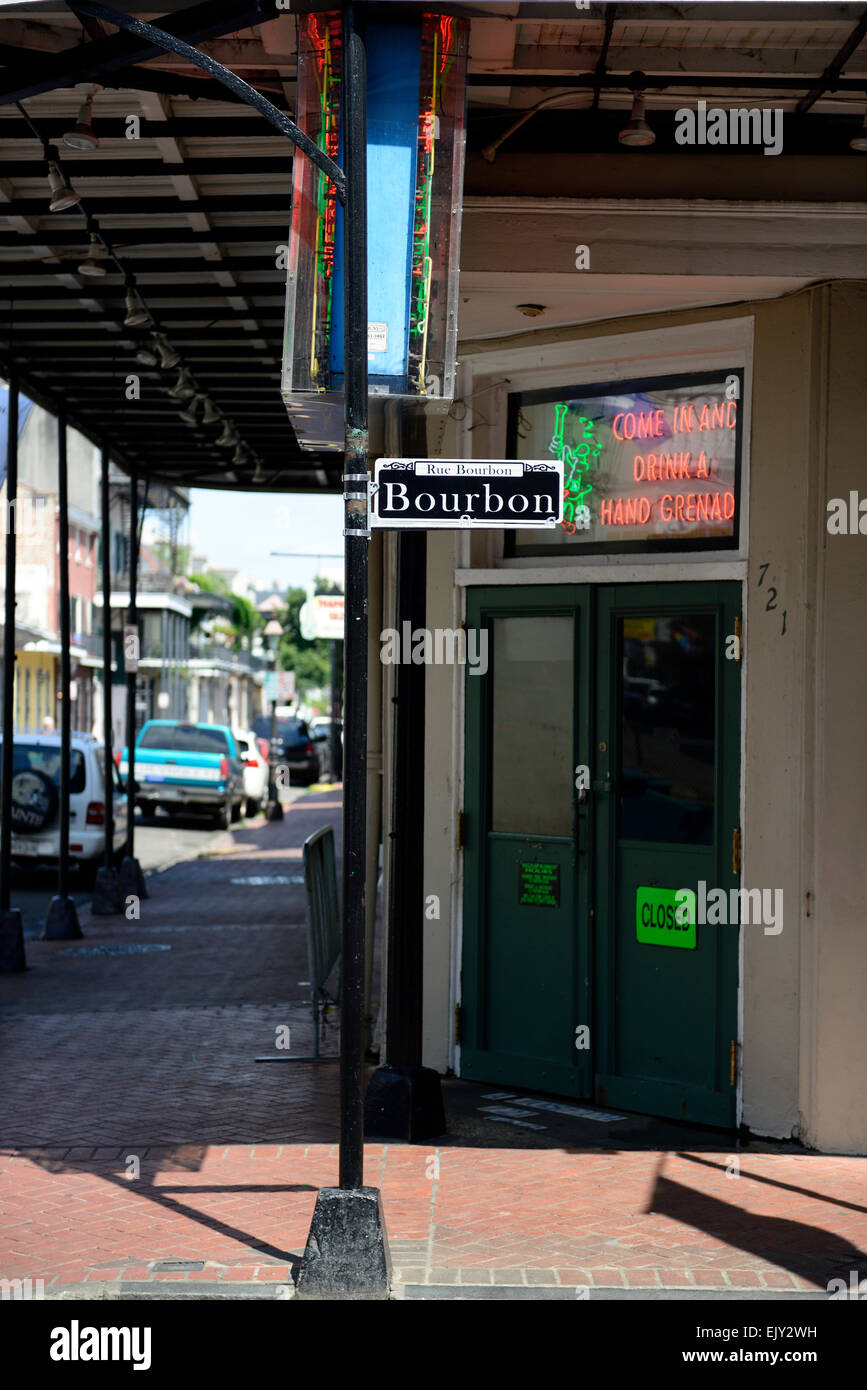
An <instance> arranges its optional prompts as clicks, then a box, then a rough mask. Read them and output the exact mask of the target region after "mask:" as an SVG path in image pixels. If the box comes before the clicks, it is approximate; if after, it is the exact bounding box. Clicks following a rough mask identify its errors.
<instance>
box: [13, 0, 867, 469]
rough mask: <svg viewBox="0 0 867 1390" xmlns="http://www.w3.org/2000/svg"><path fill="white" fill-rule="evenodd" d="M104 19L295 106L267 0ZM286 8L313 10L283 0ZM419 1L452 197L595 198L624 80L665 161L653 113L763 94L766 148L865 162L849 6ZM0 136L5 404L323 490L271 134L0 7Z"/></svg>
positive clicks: (81, 20)
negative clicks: (88, 119)
mask: <svg viewBox="0 0 867 1390" xmlns="http://www.w3.org/2000/svg"><path fill="white" fill-rule="evenodd" d="M121 8H122V9H123V11H124V13H127V14H130V13H135V14H137V15H139V16H140V17H141V18H143V19H146V20H152V21H153V22H154V23H155V24H157V25H159V26H161V27H162V28H164V29H167V30H170V31H171V32H173V33H174V34H175V35H177V36H181V37H183V38H185V39H186V40H187V41H188V42H190V43H191V44H193V45H195V46H196V47H198V48H200V49H202V50H204V51H205V52H206V53H208V54H210V55H211V56H212V57H213V58H215V59H217V60H218V61H220V62H221V63H223V64H225V66H226V67H227V68H229V69H230V70H231V71H233V72H235V73H237V74H238V75H239V76H241V77H243V78H244V79H245V80H246V81H248V82H249V83H250V84H251V85H252V86H253V87H255V88H256V89H257V90H258V91H259V92H261V93H263V94H264V95H265V96H267V97H268V99H269V100H270V101H271V102H273V103H274V105H276V106H277V107H279V108H280V109H281V110H283V111H286V112H289V113H290V114H291V113H292V112H293V110H294V99H295V74H296V17H295V14H294V13H291V12H289V11H285V10H278V9H277V8H276V5H275V3H274V0H206V3H200V4H194V5H175V6H173V7H170V8H169V13H168V14H166V15H164V16H163V17H160V14H159V12H158V11H155V10H152V9H149V8H147V7H146V6H144V7H142V8H139V6H138V5H136V4H134V3H127V4H122V5H121ZM292 8H293V11H298V10H303V9H313V8H322V6H321V5H316V4H313V3H309V0H304V3H295V0H293V6H292ZM371 8H372V7H371ZM384 8H385V7H384ZM387 8H388V9H390V10H391V11H392V13H394V11H395V9H404V10H409V9H411V8H413V6H412V5H411V4H406V5H403V6H388V7H387ZM415 8H426V7H425V6H416V7H415ZM439 8H442V9H444V10H449V11H451V12H453V13H459V14H464V15H467V16H469V17H470V20H471V42H470V65H469V76H468V83H469V87H468V90H469V120H468V147H469V155H468V162H467V180H466V188H467V193H468V195H470V197H472V196H473V195H478V194H480V193H481V194H483V195H484V196H485V197H491V196H493V195H495V194H496V193H499V194H502V193H510V194H515V195H516V196H521V195H522V193H523V194H527V193H528V192H529V189H528V188H525V187H524V186H523V185H522V184H521V179H522V178H525V176H526V175H525V171H526V168H527V164H526V161H527V160H528V159H530V160H532V166H533V168H534V169H535V171H536V177H537V178H538V171H539V170H540V168H541V163H540V159H539V154H540V153H542V155H543V156H544V155H546V154H547V155H548V156H549V157H553V158H557V157H562V156H563V155H564V154H569V155H570V156H571V155H572V154H573V153H574V154H576V155H577V154H581V155H582V156H583V155H587V154H592V153H594V152H595V153H597V154H606V155H610V157H611V162H610V169H611V175H612V178H613V180H614V183H615V184H616V179H617V170H618V169H619V168H625V167H626V165H625V164H620V165H619V164H618V163H617V161H618V159H625V160H629V159H633V160H634V159H635V156H634V155H629V154H627V153H625V152H624V150H623V147H622V146H620V145H618V141H617V132H618V130H619V129H620V128H621V127H622V125H623V123H624V120H625V119H626V117H627V116H628V113H629V109H630V104H631V101H632V98H633V91H634V89H635V87H636V81H635V75H636V72H638V71H640V72H643V74H644V76H645V83H644V85H645V86H646V90H647V112H648V117H649V119H650V121H651V123H652V124H653V125H654V128H655V129H656V131H657V133H658V145H657V150H662V149H663V148H666V149H669V150H673V149H674V148H675V147H674V144H673V138H674V137H673V124H674V112H675V110H676V109H677V108H678V107H679V106H681V105H683V104H685V103H694V102H695V101H697V100H698V99H700V98H705V99H708V100H710V101H718V102H720V103H722V104H723V105H730V104H732V103H735V104H736V103H738V102H743V101H744V99H745V98H748V99H749V101H750V102H751V103H752V102H755V103H759V104H767V103H768V102H771V101H773V102H774V103H776V104H779V105H781V106H782V107H783V108H784V109H785V111H786V112H787V122H788V123H787V136H786V139H787V145H786V150H787V153H789V152H793V153H796V154H798V155H799V156H804V157H807V158H808V159H809V161H810V163H811V165H812V166H813V167H815V168H816V169H820V168H821V169H827V168H830V167H831V166H832V165H833V166H834V168H835V169H836V168H838V166H839V163H840V160H841V159H843V158H845V159H848V160H849V161H850V163H847V164H846V166H845V168H846V172H847V176H848V171H849V169H851V175H852V188H853V194H852V196H853V197H858V196H859V193H858V190H859V189H861V188H863V187H864V176H865V174H867V157H865V156H864V155H858V154H854V153H852V152H851V151H850V150H849V140H850V138H851V137H852V136H855V135H856V134H857V132H858V130H859V128H860V123H861V120H862V118H863V114H864V108H865V103H867V45H865V43H864V42H863V40H864V35H865V32H867V18H865V14H864V7H863V4H836V3H833V4H832V3H828V4H794V5H792V4H782V3H781V4H774V5H767V4H765V5H756V4H743V3H738V4H679V5H677V6H673V5H670V4H653V3H647V4H641V5H640V6H639V5H634V4H620V5H596V4H591V5H590V6H589V9H587V10H579V9H577V8H576V6H575V5H574V4H573V3H572V0H568V3H567V0H563V2H562V3H550V4H549V3H545V0H534V2H533V3H490V4H488V3H479V4H473V5H462V4H454V3H443V4H442V5H441V6H440V7H439ZM90 95H93V108H92V124H93V130H94V133H95V135H96V137H97V139H98V142H99V143H98V145H97V146H96V148H92V149H83V150H82V149H72V148H68V147H67V146H66V145H65V144H64V140H63V137H64V135H65V134H66V133H68V132H69V130H70V128H71V127H72V126H73V125H74V124H75V123H76V121H77V120H78V118H79V111H80V107H81V105H82V102H84V101H85V100H86V99H87V98H88V97H89V96H90ZM551 98H556V100H553V101H551V100H549V99H551ZM561 98H562V99H561ZM540 102H544V103H545V104H544V105H543V106H541V107H539V103H540ZM535 107H539V109H538V112H536V111H534V113H533V115H532V118H531V119H529V120H527V121H526V122H525V123H524V124H522V125H521V126H520V127H519V128H516V129H515V130H514V131H513V133H510V134H508V135H506V133H507V132H508V131H509V129H510V127H512V126H513V125H514V123H515V120H516V117H518V116H520V115H521V114H523V113H526V112H528V111H529V109H530V108H535ZM504 135H506V138H505V139H501V137H503V136H504ZM0 136H2V145H0V373H5V374H6V375H8V374H9V373H10V371H13V370H14V372H15V373H16V374H17V375H18V379H19V382H20V385H21V388H22V390H23V391H25V393H26V394H28V395H30V396H31V397H32V398H33V399H35V400H37V401H38V402H39V403H40V404H42V405H45V406H46V407H47V408H49V409H51V410H54V411H57V410H58V409H59V407H61V406H63V407H64V408H65V411H66V415H67V419H68V421H69V423H70V424H71V425H73V426H75V427H76V428H78V429H80V430H82V432H84V433H85V434H87V435H88V436H89V437H91V438H93V439H94V440H96V441H98V442H105V443H106V444H107V445H108V446H109V448H110V449H111V452H112V457H113V458H114V460H115V462H116V463H117V464H118V465H119V466H120V467H121V468H123V469H124V470H125V471H128V470H129V469H130V468H132V467H135V468H136V469H137V470H138V472H139V475H140V476H141V477H147V478H148V479H150V480H152V481H155V482H162V483H165V484H166V485H168V486H174V487H180V488H184V487H190V486H196V487H217V488H252V487H255V488H257V489H262V490H264V491H304V492H316V491H339V490H340V471H341V459H340V456H339V454H338V455H337V456H336V457H335V456H334V455H333V454H322V455H317V454H311V453H309V452H307V451H302V450H301V449H300V448H299V446H298V442H297V440H296V438H295V435H294V432H293V430H292V426H291V424H290V422H289V420H288V418H287V415H286V410H285V407H284V405H283V403H282V401H281V397H280V389H279V388H280V369H281V358H282V348H283V315H284V289H285V273H286V272H285V269H284V264H285V260H284V256H283V254H282V252H281V248H282V247H283V246H284V245H285V242H286V238H287V235H288V220H289V202H290V187H291V170H292V155H293V151H292V146H291V144H290V142H289V141H288V140H287V139H286V138H285V137H284V136H283V135H281V134H280V133H279V132H278V131H277V130H275V129H274V127H273V126H272V125H270V124H269V123H268V122H267V121H266V119H265V118H264V117H263V116H261V115H259V114H258V113H257V112H256V111H254V110H253V109H251V108H250V107H249V106H247V105H246V104H244V102H243V101H241V100H240V99H238V98H236V97H235V96H233V94H232V92H231V91H229V90H228V89H227V88H226V87H224V86H221V85H220V84H219V83H218V82H216V81H214V80H212V79H211V78H209V77H207V76H205V75H204V74H203V73H202V72H201V71H199V70H198V69H197V68H195V67H193V66H192V65H190V63H189V62H188V61H185V60H183V59H181V58H179V57H176V56H175V55H173V54H170V53H165V52H161V51H160V52H158V51H156V50H155V49H154V48H152V47H150V46H149V45H148V44H147V43H146V42H145V41H143V40H142V39H140V38H137V37H135V36H134V35H132V34H128V33H124V32H122V31H117V30H115V29H114V28H112V26H110V25H108V24H106V23H104V22H101V21H98V20H96V19H93V18H91V17H89V16H88V15H86V14H84V13H83V12H81V13H76V11H75V7H74V3H72V4H70V5H67V6H63V5H60V4H58V3H48V4H39V3H37V4H27V3H23V4H20V5H14V6H11V7H7V8H4V10H3V11H2V13H0ZM131 136H136V137H137V138H130V137H131ZM494 145H496V150H495V151H494V152H493V154H494V160H495V162H493V163H492V162H491V160H490V159H489V157H488V156H489V155H490V154H491V147H492V146H494ZM54 151H56V153H57V156H58V158H59V165H60V171H61V173H62V176H63V178H65V179H66V180H67V181H68V183H69V184H70V185H71V186H72V188H73V189H74V190H75V192H76V193H77V194H78V195H80V202H79V203H77V204H73V205H71V206H69V207H68V208H66V209H64V210H60V211H54V212H52V211H50V210H49V197H50V194H49V185H48V177H47V175H48V164H47V162H46V154H47V155H48V156H49V157H51V158H53V157H54V153H53V152H54ZM485 151H487V152H488V154H487V155H484V157H483V154H484V152H485ZM641 157H642V158H645V156H641ZM740 157H741V155H739V154H738V153H736V152H732V153H731V158H732V159H737V158H740ZM522 160H523V163H522ZM543 162H544V159H543V161H542V163H543ZM764 163H765V165H767V166H772V165H775V164H776V161H774V160H766V161H764ZM562 167H563V166H562V165H559V166H558V168H562ZM596 167H598V166H596ZM608 167H609V166H608V165H606V168H608ZM630 167H634V165H633V166H630ZM643 167H644V168H645V169H649V168H650V166H649V165H644V166H643ZM799 167H800V168H801V169H802V170H803V167H804V166H803V162H802V164H801V165H800V166H799ZM770 172H771V170H770V169H769V173H770ZM564 191H565V192H569V191H570V190H569V189H566V190H564V189H563V188H562V187H560V186H559V185H558V187H557V188H551V189H550V190H549V196H557V195H562V194H563V193H564ZM578 191H580V189H579V190H578ZM536 192H537V193H538V189H536ZM612 196H617V197H620V198H623V197H626V196H629V195H628V190H627V189H626V187H625V185H624V188H623V189H621V190H620V191H617V189H616V188H615V189H614V193H613V194H612ZM91 232H93V233H94V234H95V235H96V236H97V239H98V242H99V240H102V241H104V242H105V244H106V246H107V247H109V248H110V250H111V252H112V254H113V256H114V257H115V258H116V259H112V258H111V256H107V255H104V256H103V257H102V260H103V264H104V267H105V269H106V270H107V272H108V273H107V274H105V275H103V276H98V277H95V276H88V275H86V274H82V273H80V271H79V267H80V266H81V265H82V264H84V263H85V262H86V260H87V252H88V248H89V245H90V233H91ZM130 277H131V278H130ZM130 291H131V292H132V294H133V299H134V301H135V302H136V303H137V302H138V301H139V300H140V301H141V302H142V304H143V305H144V306H145V307H146V308H147V310H148V312H149V314H150V315H151V316H152V320H153V322H154V324H155V325H156V326H157V327H158V329H159V331H160V332H161V333H162V334H163V335H164V337H163V340H162V341H163V344H164V348H165V354H167V357H168V360H171V359H172V358H173V357H174V356H175V354H177V355H178V362H177V365H175V366H172V367H166V366H165V365H164V364H163V363H162V360H161V358H160V356H159V354H158V359H157V361H156V363H154V364H151V365H149V364H147V363H142V362H140V361H139V360H138V359H137V356H136V354H137V352H138V351H139V350H140V349H141V348H143V347H144V348H147V347H148V346H152V344H151V332H150V330H149V328H148V326H147V324H145V325H140V326H138V327H135V326H126V325H125V323H124V320H125V318H126V317H127V293H128V292H130ZM165 354H164V355H165ZM182 369H185V370H186V372H187V374H188V380H189V382H190V383H192V385H193V386H194V387H195V389H196V393H197V394H198V395H199V396H200V397H201V399H199V400H198V401H196V403H195V406H194V418H195V423H190V422H188V421H187V420H185V419H183V418H182V415H181V412H182V411H186V412H189V408H190V402H189V400H188V399H187V400H184V399H180V398H178V396H177V395H175V396H172V394H171V392H172V390H174V389H175V388H176V386H177V384H178V376H179V373H180V372H181V370H182ZM131 378H137V379H138V382H137V387H136V383H134V382H133V381H132V380H131ZM205 400H207V402H208V405H207V407H206V406H205ZM205 413H207V420H208V423H205V421H204V420H203V415H204V414H205ZM227 438H230V439H231V443H230V444H228V445H226V444H222V445H221V444H219V443H218V442H217V441H218V440H219V439H223V440H226V439H227Z"/></svg>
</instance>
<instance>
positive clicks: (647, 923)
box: [635, 888, 696, 951]
mask: <svg viewBox="0 0 867 1390" xmlns="http://www.w3.org/2000/svg"><path fill="white" fill-rule="evenodd" d="M679 891H680V896H679V897H678V893H679ZM678 914H679V915H680V917H687V918H688V920H687V921H685V922H682V921H678ZM635 937H636V940H637V941H641V942H643V943H644V945H645V946H682V947H685V948H686V949H687V950H690V951H694V950H695V944H696V942H695V893H690V895H689V901H688V902H687V900H686V899H685V898H684V897H683V890H678V889H677V888H637V889H636V890H635Z"/></svg>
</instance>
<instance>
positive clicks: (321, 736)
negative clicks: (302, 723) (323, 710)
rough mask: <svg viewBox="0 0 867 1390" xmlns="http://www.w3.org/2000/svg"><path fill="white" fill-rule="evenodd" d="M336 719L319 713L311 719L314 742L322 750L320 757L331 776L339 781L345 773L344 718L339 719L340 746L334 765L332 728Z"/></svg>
mask: <svg viewBox="0 0 867 1390" xmlns="http://www.w3.org/2000/svg"><path fill="white" fill-rule="evenodd" d="M333 723H334V720H333V719H332V718H331V716H330V715H328V714H318V715H317V716H316V718H315V719H311V721H310V732H311V734H312V736H313V742H314V743H315V744H316V745H317V747H318V748H319V749H320V750H321V751H320V759H321V761H322V763H323V764H324V766H325V767H327V768H328V775H329V777H330V778H332V779H334V780H337V781H339V780H340V778H341V776H342V775H343V720H342V719H338V720H337V729H338V734H339V737H340V747H339V748H338V749H337V766H336V767H332V765H331V764H332V761H333V760H332V748H331V728H332V725H333Z"/></svg>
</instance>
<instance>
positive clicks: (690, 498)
mask: <svg viewBox="0 0 867 1390" xmlns="http://www.w3.org/2000/svg"><path fill="white" fill-rule="evenodd" d="M690 507H691V508H692V515H690ZM686 519H687V521H695V493H694V492H688V493H687V494H686Z"/></svg>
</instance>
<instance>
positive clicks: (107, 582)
mask: <svg viewBox="0 0 867 1390" xmlns="http://www.w3.org/2000/svg"><path fill="white" fill-rule="evenodd" d="M100 488H101V502H102V516H101V523H102V538H101V543H102V725H103V730H104V733H103V741H104V744H105V797H104V803H105V863H104V864H103V866H102V868H101V869H100V870H99V871H98V873H97V875H96V885H95V887H94V890H93V903H92V904H91V909H90V910H91V912H92V913H93V915H94V917H107V916H110V915H111V914H112V913H116V912H122V911H123V894H122V893H121V891H120V880H119V878H118V875H117V869H116V868H115V863H114V784H113V776H114V774H113V772H112V766H111V765H112V754H113V752H114V749H113V747H112V744H113V740H112V717H111V511H110V498H109V494H108V450H107V449H105V448H104V447H103V449H102V451H101V454H100Z"/></svg>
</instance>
